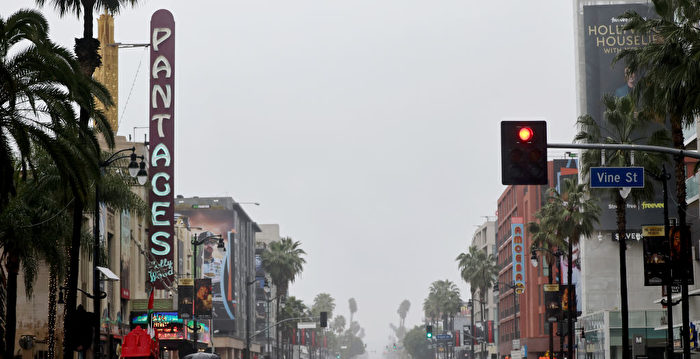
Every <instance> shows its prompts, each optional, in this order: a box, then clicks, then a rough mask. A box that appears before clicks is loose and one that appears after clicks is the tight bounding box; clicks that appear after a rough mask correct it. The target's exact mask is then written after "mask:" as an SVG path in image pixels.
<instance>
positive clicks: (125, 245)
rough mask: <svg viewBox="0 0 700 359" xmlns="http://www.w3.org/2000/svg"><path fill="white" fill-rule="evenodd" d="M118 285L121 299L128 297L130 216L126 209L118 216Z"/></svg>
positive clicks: (129, 294)
mask: <svg viewBox="0 0 700 359" xmlns="http://www.w3.org/2000/svg"><path fill="white" fill-rule="evenodd" d="M119 223H120V225H119V226H120V228H119V239H120V247H119V248H120V249H121V250H120V252H119V267H120V270H119V286H120V288H121V291H120V293H121V297H122V299H129V297H130V296H131V293H129V262H130V261H129V259H130V258H129V254H130V253H129V252H130V249H131V216H130V214H129V211H128V210H123V211H122V212H121V215H120V216H119Z"/></svg>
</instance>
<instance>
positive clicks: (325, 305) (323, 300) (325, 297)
mask: <svg viewBox="0 0 700 359" xmlns="http://www.w3.org/2000/svg"><path fill="white" fill-rule="evenodd" d="M334 309H335V299H333V297H332V296H331V295H330V294H328V293H319V294H318V295H316V297H315V298H314V304H313V305H312V306H311V316H313V317H318V316H320V315H321V314H320V313H321V312H328V319H331V318H333V310H334Z"/></svg>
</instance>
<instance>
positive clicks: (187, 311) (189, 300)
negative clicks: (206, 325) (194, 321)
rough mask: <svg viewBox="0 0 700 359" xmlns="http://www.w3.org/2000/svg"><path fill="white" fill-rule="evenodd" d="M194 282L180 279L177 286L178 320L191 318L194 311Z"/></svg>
mask: <svg viewBox="0 0 700 359" xmlns="http://www.w3.org/2000/svg"><path fill="white" fill-rule="evenodd" d="M193 284H194V281H193V280H192V278H182V279H181V280H180V284H179V285H178V286H177V312H178V314H179V315H180V318H183V319H189V318H192V314H193V311H194V285H193Z"/></svg>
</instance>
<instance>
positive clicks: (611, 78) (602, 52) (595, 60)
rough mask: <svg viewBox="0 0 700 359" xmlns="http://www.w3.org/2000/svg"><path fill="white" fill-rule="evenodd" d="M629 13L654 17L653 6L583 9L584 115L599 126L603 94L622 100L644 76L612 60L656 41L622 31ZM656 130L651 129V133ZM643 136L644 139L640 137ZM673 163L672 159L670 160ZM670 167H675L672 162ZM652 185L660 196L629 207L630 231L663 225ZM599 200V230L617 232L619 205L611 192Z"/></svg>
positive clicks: (671, 211)
mask: <svg viewBox="0 0 700 359" xmlns="http://www.w3.org/2000/svg"><path fill="white" fill-rule="evenodd" d="M627 10H633V11H636V12H637V13H639V14H640V15H642V16H645V17H646V16H648V17H652V16H654V10H653V5H652V4H651V3H647V4H615V5H589V6H584V7H583V29H581V30H580V31H579V33H580V34H581V35H582V37H583V43H582V45H583V47H584V59H583V60H584V61H583V62H584V63H585V94H586V95H585V98H584V101H582V103H581V105H582V108H581V111H582V114H584V113H587V114H589V115H591V116H592V117H593V118H594V119H595V120H596V122H597V123H598V124H599V125H603V124H604V117H603V113H604V106H603V105H602V102H601V99H602V97H603V94H612V95H615V96H618V97H621V96H625V95H627V94H628V93H629V91H630V90H631V89H632V88H633V87H634V85H635V84H636V82H637V80H639V78H640V77H641V76H643V74H634V73H629V71H627V70H626V69H625V65H624V63H623V62H622V61H621V62H618V63H617V64H616V65H615V66H613V65H612V61H613V59H614V57H615V55H617V54H618V53H619V52H620V51H621V50H623V49H627V48H634V47H639V46H643V45H646V44H648V43H650V42H652V41H654V39H655V36H654V35H653V34H641V33H633V32H630V31H625V30H623V29H622V28H623V27H624V25H625V22H626V21H627V20H625V19H620V18H618V16H620V15H622V14H623V13H624V12H625V11H627ZM653 130H655V129H654V128H653V126H650V128H649V133H651V131H653ZM640 137H643V136H641V135H640ZM669 160H670V159H669ZM667 168H673V165H672V164H671V163H670V162H669V164H668V165H667ZM648 182H650V183H647V184H648V185H653V186H655V188H654V189H655V192H656V196H655V197H654V199H653V200H649V201H644V202H642V203H639V204H636V203H628V204H627V228H628V230H640V229H641V227H642V226H643V225H646V224H649V223H660V222H662V221H663V197H662V193H661V185H660V184H659V183H658V182H655V181H648ZM668 188H675V177H674V176H672V178H671V180H669V181H668ZM593 193H594V194H595V195H596V196H597V197H598V201H599V206H600V208H601V210H602V212H601V216H600V222H599V223H598V224H597V228H596V229H597V230H604V231H612V232H614V231H616V230H617V224H616V218H617V217H616V215H615V210H616V208H617V206H616V205H615V203H614V201H613V200H611V198H610V196H609V195H608V192H606V191H594V192H593ZM669 207H670V208H669V216H670V217H676V216H677V214H676V213H677V210H676V208H675V206H669Z"/></svg>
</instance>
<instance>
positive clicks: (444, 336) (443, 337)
mask: <svg viewBox="0 0 700 359" xmlns="http://www.w3.org/2000/svg"><path fill="white" fill-rule="evenodd" d="M435 338H437V339H439V340H448V339H452V336H451V335H449V334H438V335H436V336H435Z"/></svg>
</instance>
